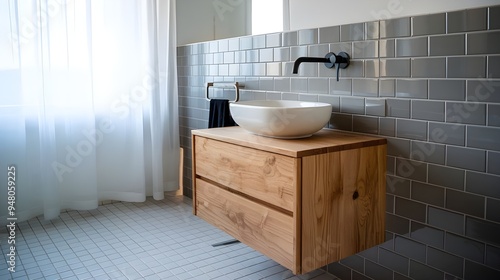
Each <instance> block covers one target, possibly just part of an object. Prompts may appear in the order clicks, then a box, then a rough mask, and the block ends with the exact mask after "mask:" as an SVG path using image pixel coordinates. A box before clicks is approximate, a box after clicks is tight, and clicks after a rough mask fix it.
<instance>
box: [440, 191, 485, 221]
mask: <svg viewBox="0 0 500 280" xmlns="http://www.w3.org/2000/svg"><path fill="white" fill-rule="evenodd" d="M484 206H485V198H484V197H483V196H479V195H474V194H470V193H466V192H461V191H456V190H451V189H448V190H446V208H447V209H450V210H453V211H457V212H459V213H464V214H467V215H471V216H476V217H480V218H483V217H484Z"/></svg>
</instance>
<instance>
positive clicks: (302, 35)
mask: <svg viewBox="0 0 500 280" xmlns="http://www.w3.org/2000/svg"><path fill="white" fill-rule="evenodd" d="M298 32H299V45H311V44H317V43H318V29H317V28H313V29H303V30H299V31H298Z"/></svg>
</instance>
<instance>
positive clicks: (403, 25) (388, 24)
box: [380, 17, 411, 38]
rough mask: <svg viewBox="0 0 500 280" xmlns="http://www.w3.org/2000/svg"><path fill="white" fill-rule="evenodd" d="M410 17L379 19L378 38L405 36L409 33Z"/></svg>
mask: <svg viewBox="0 0 500 280" xmlns="http://www.w3.org/2000/svg"><path fill="white" fill-rule="evenodd" d="M410 26H411V24H410V18H409V17H406V18H398V19H388V20H381V21H380V38H395V37H407V36H410V35H411V30H410Z"/></svg>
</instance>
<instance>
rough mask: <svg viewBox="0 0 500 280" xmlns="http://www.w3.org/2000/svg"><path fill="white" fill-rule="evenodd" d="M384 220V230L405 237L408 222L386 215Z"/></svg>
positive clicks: (408, 226)
mask: <svg viewBox="0 0 500 280" xmlns="http://www.w3.org/2000/svg"><path fill="white" fill-rule="evenodd" d="M385 218H386V219H385V220H386V230H388V231H390V232H394V233H397V234H400V235H407V234H408V233H409V232H410V220H408V219H405V218H402V217H399V216H396V215H392V214H387V213H386V215H385Z"/></svg>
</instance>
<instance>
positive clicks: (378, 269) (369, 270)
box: [365, 260, 392, 280]
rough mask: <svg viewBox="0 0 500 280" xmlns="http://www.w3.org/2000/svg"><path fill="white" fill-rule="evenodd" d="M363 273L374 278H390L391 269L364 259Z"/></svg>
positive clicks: (379, 279) (378, 279) (376, 279)
mask: <svg viewBox="0 0 500 280" xmlns="http://www.w3.org/2000/svg"><path fill="white" fill-rule="evenodd" d="M365 274H366V275H367V276H369V277H371V278H373V279H374V280H383V279H391V278H392V271H391V270H390V269H388V268H385V267H383V266H381V265H378V264H376V263H374V262H372V261H369V260H367V261H365Z"/></svg>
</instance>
